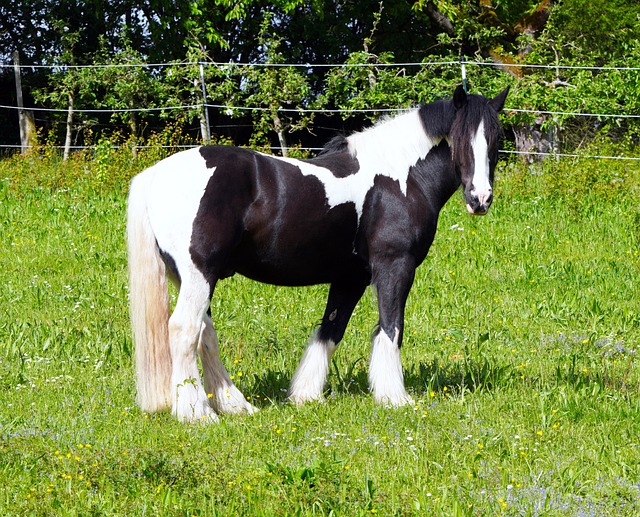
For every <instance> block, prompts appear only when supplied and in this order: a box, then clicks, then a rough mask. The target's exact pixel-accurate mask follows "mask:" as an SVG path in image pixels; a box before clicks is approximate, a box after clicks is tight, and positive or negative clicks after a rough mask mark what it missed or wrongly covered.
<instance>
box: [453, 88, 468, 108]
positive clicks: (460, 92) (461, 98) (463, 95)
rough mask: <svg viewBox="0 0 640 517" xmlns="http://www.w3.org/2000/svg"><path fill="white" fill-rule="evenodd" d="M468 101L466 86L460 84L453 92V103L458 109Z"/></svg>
mask: <svg viewBox="0 0 640 517" xmlns="http://www.w3.org/2000/svg"><path fill="white" fill-rule="evenodd" d="M466 103H467V92H465V91H464V86H462V85H459V86H458V87H457V88H456V91H455V92H453V105H454V106H455V107H456V109H460V108H462V107H463V106H464V105H465V104H466Z"/></svg>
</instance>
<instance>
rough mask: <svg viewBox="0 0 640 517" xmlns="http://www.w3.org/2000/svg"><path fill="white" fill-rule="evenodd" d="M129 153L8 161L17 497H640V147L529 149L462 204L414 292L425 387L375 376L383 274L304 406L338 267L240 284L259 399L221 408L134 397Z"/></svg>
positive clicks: (243, 345)
mask: <svg viewBox="0 0 640 517" xmlns="http://www.w3.org/2000/svg"><path fill="white" fill-rule="evenodd" d="M103 165H104V164H103ZM128 166H129V165H128V164H127V167H128ZM135 166H136V165H134V167H135ZM137 166H138V167H139V166H140V165H137ZM127 167H124V166H123V165H122V164H117V163H116V164H114V166H113V169H104V170H103V172H102V173H101V176H100V177H99V178H96V177H94V176H92V175H91V174H90V170H91V162H88V161H87V160H86V158H83V161H80V160H78V162H72V163H71V164H68V165H64V166H63V165H61V164H59V163H57V162H55V161H53V160H51V159H43V160H42V161H41V162H38V161H37V160H36V161H34V160H28V159H24V160H5V161H4V162H0V176H1V178H5V179H4V180H2V181H1V182H0V222H1V223H2V231H1V233H0V285H2V291H0V307H2V316H1V319H0V487H1V491H0V514H1V515H7V516H13V515H15V516H24V515H83V516H84V515H123V516H131V515H171V516H173V515H175V516H191V515H198V516H204V515H221V516H230V515H329V514H332V513H333V514H334V515H348V516H352V515H372V514H378V515H442V516H451V515H474V516H475V515H524V516H534V515H536V516H538V515H540V516H541V515H545V516H547V515H548V516H566V515H612V516H614V515H615V516H620V515H629V516H632V515H638V514H640V396H639V393H638V388H639V387H640V374H639V369H638V362H637V351H638V344H639V342H640V310H639V309H640V307H639V303H640V302H639V301H640V282H638V278H640V256H639V254H638V248H639V244H640V207H639V205H638V201H637V200H638V198H639V195H640V188H639V187H640V171H639V170H638V167H637V165H633V164H632V165H629V164H628V163H626V164H624V165H620V164H615V163H614V164H609V163H601V164H600V165H597V164H596V165H593V164H592V163H591V162H580V161H578V162H557V163H556V162H553V163H550V164H548V165H547V166H546V167H545V170H544V174H534V173H531V172H529V171H526V170H524V167H523V166H521V165H518V164H510V165H507V166H503V168H502V170H501V173H500V176H501V178H500V182H499V192H498V195H497V199H496V201H495V203H494V206H493V208H492V210H491V212H490V214H489V215H488V216H487V217H485V218H471V217H470V216H468V215H466V213H465V210H464V207H463V205H462V201H461V200H460V199H459V198H458V197H457V196H456V197H455V198H454V199H453V200H452V201H451V202H450V204H449V205H448V206H447V207H446V209H445V210H444V212H443V213H442V216H441V220H440V223H439V232H438V235H437V236H436V241H435V243H434V246H433V248H432V251H431V253H430V255H429V257H428V258H427V260H426V261H425V263H424V264H423V265H422V266H421V268H420V269H419V270H418V275H417V278H416V282H415V285H414V288H413V290H412V292H411V295H410V299H409V305H408V308H407V316H406V334H405V346H404V347H403V364H404V367H405V377H406V383H407V386H408V389H409V391H410V392H411V393H412V395H413V397H414V399H415V401H416V404H415V406H414V407H407V408H401V409H395V410H393V409H387V408H384V407H380V406H376V405H375V404H374V403H373V402H372V400H371V397H370V395H368V393H367V382H366V364H367V358H368V353H369V342H370V336H371V331H372V328H373V326H374V325H375V323H376V318H377V316H376V304H375V300H374V299H373V296H372V294H371V293H369V292H368V293H367V294H365V296H364V297H363V299H362V300H361V302H360V304H359V305H358V307H357V309H356V311H355V314H354V316H353V319H352V321H351V324H350V326H349V329H348V331H347V334H346V336H345V339H344V341H343V343H342V344H341V348H340V350H339V351H338V353H337V354H336V357H335V361H334V363H333V364H332V369H331V374H330V379H329V386H328V391H327V400H326V401H325V402H324V403H321V404H309V405H306V406H304V407H301V408H298V407H294V406H291V405H289V404H287V403H286V401H285V395H286V393H285V391H286V388H287V386H288V382H289V379H290V377H291V374H292V372H293V370H294V368H295V366H296V364H297V362H298V360H299V359H300V357H301V354H302V351H303V349H304V345H305V343H306V340H307V338H308V335H309V333H310V331H311V329H312V328H313V326H314V325H316V324H317V323H318V321H319V319H320V317H321V315H322V311H323V304H324V299H325V297H326V294H327V288H326V286H316V287H310V288H305V289H292V288H279V287H273V286H265V285H261V284H257V283H254V282H251V281H248V280H246V279H243V278H240V277H234V278H232V279H229V280H227V281H224V282H222V283H221V284H220V286H219V288H218V289H217V291H216V296H215V298H214V300H213V303H212V313H213V316H214V320H215V323H216V327H217V330H218V333H219V336H220V339H221V345H222V355H223V360H224V362H225V364H226V365H227V367H228V369H229V372H230V373H231V374H232V375H233V376H234V380H235V382H236V383H237V384H238V386H239V387H240V388H241V389H242V391H243V392H244V393H245V394H246V395H247V396H248V397H250V400H251V402H252V403H253V404H255V405H257V406H258V407H260V408H261V411H260V412H259V413H257V414H256V415H252V416H234V417H231V416H224V417H222V418H221V421H220V423H219V424H218V425H214V426H210V427H207V426H204V425H185V424H180V423H178V422H176V421H175V420H174V419H172V418H171V417H170V416H169V415H168V414H152V415H147V414H144V413H142V412H140V411H139V410H138V409H137V408H136V406H135V393H134V376H133V373H134V372H133V365H132V358H131V339H130V336H129V329H128V315H127V287H126V255H125V251H124V240H123V234H124V224H125V220H124V217H125V216H124V209H125V203H126V193H125V190H126V179H127V178H128V176H129V174H130V173H129V172H127V170H130V169H127ZM594 167H602V169H603V170H606V172H607V174H606V177H605V175H603V176H602V177H603V178H604V179H602V178H601V177H600V176H599V175H598V173H597V171H595V172H594ZM634 167H635V168H634ZM88 171H89V172H88ZM110 171H111V172H110ZM612 174H613V176H612ZM616 174H617V175H616ZM618 177H622V179H621V180H620V181H612V178H613V179H615V178H618ZM1 178H0V179H1ZM572 179H573V180H574V181H573V182H572V181H571V180H572Z"/></svg>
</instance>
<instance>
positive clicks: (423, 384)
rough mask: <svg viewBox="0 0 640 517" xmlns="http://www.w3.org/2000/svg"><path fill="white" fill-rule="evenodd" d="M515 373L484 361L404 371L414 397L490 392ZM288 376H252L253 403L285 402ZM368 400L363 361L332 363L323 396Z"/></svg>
mask: <svg viewBox="0 0 640 517" xmlns="http://www.w3.org/2000/svg"><path fill="white" fill-rule="evenodd" d="M516 376H517V372H516V371H515V369H514V367H513V366H511V365H509V364H500V363H498V362H497V361H493V360H491V359H489V358H487V357H484V356H483V357H482V358H481V359H475V358H469V357H467V358H460V359H457V358H454V359H452V360H450V361H441V360H438V359H434V360H432V361H430V362H419V363H417V364H415V365H413V366H410V367H409V369H408V370H405V377H404V380H405V386H406V388H407V390H408V391H409V392H410V393H411V394H412V395H414V396H415V397H418V398H420V397H423V396H428V395H430V396H433V395H435V394H441V393H447V395H452V394H454V393H461V392H464V391H466V392H475V391H477V390H480V389H483V390H492V389H494V388H495V387H496V386H498V385H502V384H504V383H508V382H510V381H512V380H513V379H515V378H516ZM290 380H291V373H290V372H284V371H273V370H267V371H266V372H265V373H263V374H262V375H261V376H259V375H255V376H254V381H253V384H252V385H251V386H250V387H249V390H248V391H249V393H251V394H252V397H251V398H252V403H253V404H254V405H256V406H258V407H265V406H268V405H271V404H274V403H278V404H281V403H284V402H286V401H287V394H288V389H289V383H290ZM329 393H332V394H336V395H356V396H367V395H368V394H369V382H368V377H367V369H366V359H365V358H364V357H361V358H359V359H358V360H356V361H355V362H354V363H352V364H350V365H348V366H346V367H344V368H343V369H342V370H341V368H339V367H338V366H337V365H336V364H335V363H332V366H331V369H330V372H329V376H328V379H327V386H326V389H325V395H326V394H329Z"/></svg>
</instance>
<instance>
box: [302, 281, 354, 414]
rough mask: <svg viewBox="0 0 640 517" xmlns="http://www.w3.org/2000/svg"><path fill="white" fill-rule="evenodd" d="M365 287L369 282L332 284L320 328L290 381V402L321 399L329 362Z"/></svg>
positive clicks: (312, 337)
mask: <svg viewBox="0 0 640 517" xmlns="http://www.w3.org/2000/svg"><path fill="white" fill-rule="evenodd" d="M366 287H367V281H363V282H359V283H356V282H354V283H349V284H343V283H340V284H336V283H333V284H331V288H330V289H329V299H328V301H327V307H326V309H325V311H324V316H323V317H322V323H321V325H320V328H319V329H318V330H316V331H315V332H314V333H313V334H312V336H311V339H310V340H309V344H308V345H307V349H306V350H305V352H304V355H303V357H302V360H301V361H300V364H299V365H298V368H297V369H296V372H295V374H294V375H293V379H292V380H291V388H290V390H289V400H291V402H293V403H295V404H303V403H304V402H309V401H312V400H320V399H322V393H323V391H324V384H325V382H326V380H327V374H328V373H329V361H330V360H331V356H332V355H333V352H335V350H336V348H337V346H338V343H339V342H340V340H341V339H342V336H344V331H345V329H346V328H347V323H349V319H350V318H351V314H352V313H353V309H354V308H355V306H356V304H357V303H358V300H360V298H361V297H362V294H363V293H364V290H365V289H366Z"/></svg>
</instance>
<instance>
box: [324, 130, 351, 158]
mask: <svg viewBox="0 0 640 517" xmlns="http://www.w3.org/2000/svg"><path fill="white" fill-rule="evenodd" d="M348 147H349V141H348V140H347V137H346V136H344V135H338V136H334V137H333V138H332V139H331V140H329V141H328V142H327V143H326V144H325V146H324V147H323V148H322V151H320V152H319V153H318V156H325V155H327V154H334V153H341V152H344V151H346V150H347V148H348Z"/></svg>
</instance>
